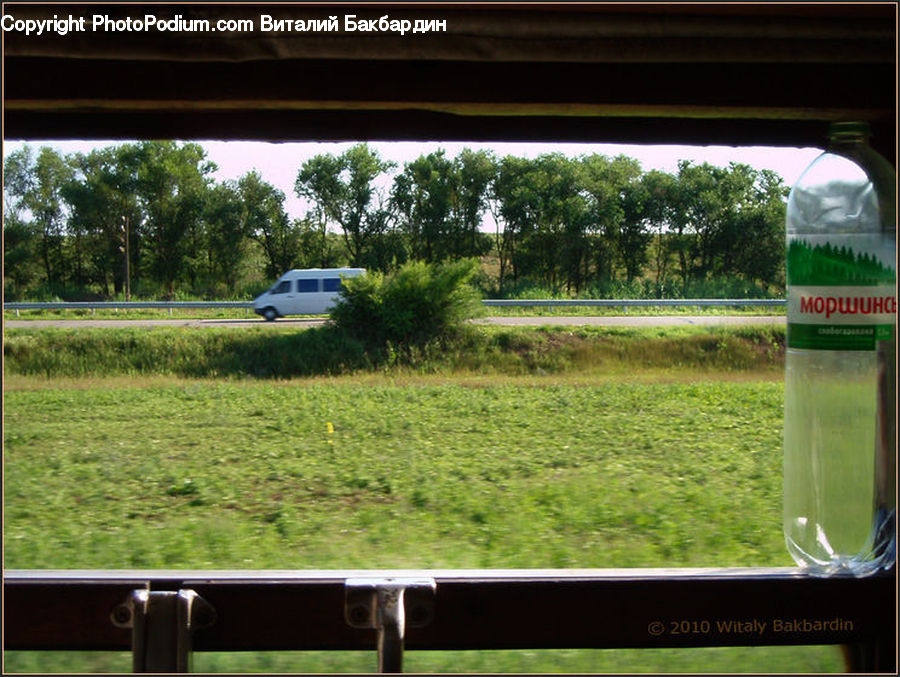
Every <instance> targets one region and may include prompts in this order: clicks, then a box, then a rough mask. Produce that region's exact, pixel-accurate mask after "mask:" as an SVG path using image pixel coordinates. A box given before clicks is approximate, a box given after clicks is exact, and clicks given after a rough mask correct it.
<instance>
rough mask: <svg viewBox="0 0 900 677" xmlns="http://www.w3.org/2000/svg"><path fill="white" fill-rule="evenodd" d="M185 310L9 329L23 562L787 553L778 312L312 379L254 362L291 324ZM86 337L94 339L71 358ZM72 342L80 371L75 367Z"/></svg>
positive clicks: (598, 559) (457, 562)
mask: <svg viewBox="0 0 900 677" xmlns="http://www.w3.org/2000/svg"><path fill="white" fill-rule="evenodd" d="M168 331H169V330H166V331H164V332H161V333H157V330H144V331H143V332H134V333H132V334H129V333H128V332H127V331H126V330H121V331H116V332H113V331H112V330H97V332H92V331H88V330H81V331H80V332H79V333H77V334H76V333H73V332H59V331H57V332H52V331H47V332H43V331H40V332H37V331H24V330H23V331H22V332H19V331H18V330H17V331H16V332H7V336H6V337H5V346H4V352H5V356H6V362H5V369H6V371H5V382H4V415H5V427H4V444H5V450H4V460H5V476H4V489H5V491H4V504H5V510H4V547H5V550H4V565H5V566H6V567H9V568H132V567H133V568H155V567H160V568H237V569H244V568H246V569H265V568H278V569H303V568H329V569H336V568H474V567H479V568H480V567H513V568H533V567H643V566H649V567H652V566H784V565H790V564H791V561H790V558H789V557H788V556H787V554H786V551H785V548H784V543H783V538H782V535H781V430H782V424H781V420H782V401H783V387H782V380H781V369H782V364H781V359H782V356H783V352H781V348H780V344H779V333H778V331H779V330H777V329H775V328H753V329H745V330H742V331H737V330H728V331H725V330H716V331H711V330H696V329H691V330H686V329H681V330H658V329H654V330H641V331H618V332H615V331H612V332H609V331H606V332H599V331H596V330H595V331H579V332H574V331H569V332H566V331H560V330H556V331H552V332H551V331H543V332H542V331H536V330H529V331H515V332H510V331H502V332H501V331H485V333H484V337H486V338H483V340H480V342H478V343H477V345H473V344H469V349H468V350H466V349H465V348H464V347H458V349H457V351H456V352H452V351H451V352H452V354H450V355H449V356H448V355H444V356H441V357H440V359H438V358H435V357H432V358H431V359H429V360H427V361H426V362H425V363H423V364H422V365H419V367H414V366H410V365H407V366H399V365H393V366H391V365H384V364H382V365H379V366H378V367H377V368H375V369H369V370H365V371H364V370H362V369H361V368H356V369H354V370H350V371H349V372H348V373H346V374H343V375H330V376H315V377H297V376H293V377H291V378H281V377H275V376H273V375H270V376H268V377H266V378H259V377H254V376H253V375H252V374H248V373H247V371H246V370H242V369H241V368H239V366H238V365H244V366H246V364H247V363H246V361H245V358H241V357H240V355H243V354H244V353H242V351H246V352H247V354H250V353H251V351H250V349H249V348H248V347H247V345H249V346H252V347H253V348H254V349H256V350H258V349H260V344H259V343H258V342H259V341H263V340H269V341H270V346H273V345H274V346H276V347H275V348H272V351H271V354H270V355H269V357H270V358H272V356H273V355H274V356H276V359H277V355H279V354H280V353H279V352H278V351H279V350H286V351H287V352H290V351H291V350H293V349H296V347H297V345H295V344H290V343H289V335H288V334H285V337H283V338H282V339H275V338H270V339H264V338H263V337H262V336H259V337H256V338H252V337H244V338H240V337H241V336H244V332H232V333H231V334H230V336H231V338H229V335H227V334H225V333H222V335H220V336H218V335H217V334H213V335H212V336H214V338H210V336H211V334H210V333H209V332H210V331H211V330H195V331H194V332H184V331H182V333H181V334H180V340H176V339H178V338H179V337H176V336H174V335H172V334H170V333H166V332H168ZM81 332H85V333H81ZM781 332H782V333H781V335H780V336H781V338H782V339H783V330H781ZM295 334H296V332H295ZM245 340H246V341H249V342H250V343H249V344H247V345H244V344H242V343H240V342H241V341H245ZM294 340H296V339H294ZM470 340H474V339H470ZM90 341H93V343H94V345H93V348H91V349H90V350H87V354H88V355H89V356H91V357H90V358H83V359H82V360H81V361H80V362H78V361H75V362H72V361H71V360H70V358H68V357H66V356H65V355H64V354H65V353H66V351H67V350H69V349H70V351H71V352H72V353H73V354H75V353H79V352H81V353H84V351H85V349H86V346H87V343H88V342H90ZM207 341H208V342H209V344H208V345H207V344H205V343H203V342H207ZM234 341H238V342H239V343H237V344H235V343H233V342H234ZM254 341H255V342H254ZM279 341H282V342H284V341H288V346H289V347H288V348H283V347H282V348H279V347H277V346H279V345H280V344H279ZM197 343H200V344H201V346H200V347H199V348H197ZM97 344H101V345H97ZM23 345H24V346H26V347H25V348H23V347H22V346H23ZM73 345H74V347H72V346H73ZM148 345H152V346H155V347H154V348H153V350H157V349H158V347H159V346H160V345H163V346H169V352H170V353H174V354H175V356H174V357H173V358H172V362H166V364H170V365H173V366H172V368H171V369H169V370H168V373H163V374H160V373H155V372H156V371H159V370H158V369H156V368H151V367H150V366H146V367H145V368H143V369H139V368H135V367H134V364H135V363H134V362H133V361H129V360H127V359H125V358H124V357H122V356H121V355H124V353H125V352H128V351H129V350H130V351H131V352H132V353H141V351H143V350H145V349H147V346H148ZM301 345H302V344H301ZM66 346H68V348H66ZM48 351H49V352H54V351H55V352H56V353H62V354H63V355H62V356H61V357H59V359H58V361H57V362H56V363H54V364H55V365H56V366H55V367H53V368H51V367H50V366H48V365H50V363H49V362H47V360H46V359H45V361H44V362H43V366H42V367H41V368H39V369H37V370H36V371H29V369H28V368H27V365H28V364H30V362H29V361H28V360H30V359H32V358H33V355H32V353H47V352H48ZM117 351H118V353H117ZM123 351H124V352H123ZM216 351H219V352H222V351H225V352H226V353H228V352H229V351H231V352H230V353H229V354H230V355H231V357H229V360H231V361H230V362H228V363H229V364H232V368H231V370H230V371H228V370H226V371H225V372H223V371H222V370H219V371H216V370H214V369H205V370H204V369H200V370H199V371H198V372H195V373H192V374H186V373H183V371H184V370H183V369H180V368H178V367H177V365H178V364H186V362H181V361H179V360H181V359H182V358H183V357H184V355H193V356H194V358H196V359H194V360H192V362H198V363H200V364H203V356H204V355H208V354H212V353H214V352H216ZM660 351H662V352H660ZM178 353H182V357H181V358H179V357H178ZM115 354H120V360H119V362H118V363H116V362H115V360H112V358H111V357H110V356H112V355H115ZM160 354H162V352H160ZM28 355H31V357H28ZM236 355H237V357H236ZM26 357H27V359H26ZM488 362H490V363H491V364H493V365H494V368H493V370H489V369H487V368H486V364H487V363H488ZM73 363H77V364H80V365H81V366H80V368H79V369H80V371H79V369H74V368H72V369H70V371H69V373H67V372H66V369H67V367H66V365H69V366H70V367H71V365H72V364H73ZM149 364H154V363H153V362H151V363H149ZM219 364H222V362H221V360H220V362H219ZM128 365H131V366H128ZM89 366H92V368H88V367H89ZM157 366H158V365H157ZM53 369H57V370H58V372H57V373H54V371H53ZM163 371H165V370H163ZM5 661H6V664H5V668H6V670H7V671H12V672H15V671H64V672H72V671H121V670H125V669H127V668H128V656H127V655H126V654H115V653H114V654H92V653H88V654H80V653H78V654H76V653H65V654H41V653H31V652H10V653H8V654H7V655H6V656H5ZM406 667H407V669H408V670H410V671H418V672H544V673H546V672H822V671H840V670H841V669H842V663H841V659H840V655H839V652H838V651H837V650H836V649H835V648H833V647H776V648H759V649H714V650H709V649H706V650H687V651H671V650H654V651H528V652H523V651H518V652H459V653H453V654H449V653H445V652H413V653H411V654H410V655H409V656H408V658H407V661H406ZM195 668H196V669H197V670H199V671H224V672H240V671H251V672H361V671H369V670H372V669H373V668H374V656H373V655H371V654H368V653H337V654H332V653H327V652H322V653H319V652H312V653H274V654H255V653H251V654H240V655H238V654H210V655H206V654H198V655H197V657H196V662H195Z"/></svg>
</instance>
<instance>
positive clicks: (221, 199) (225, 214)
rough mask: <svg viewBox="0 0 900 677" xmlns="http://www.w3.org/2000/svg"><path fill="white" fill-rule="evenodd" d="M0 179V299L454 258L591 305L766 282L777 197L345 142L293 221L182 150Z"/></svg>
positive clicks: (718, 178)
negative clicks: (587, 298)
mask: <svg viewBox="0 0 900 677" xmlns="http://www.w3.org/2000/svg"><path fill="white" fill-rule="evenodd" d="M3 169H4V178H3V186H4V219H3V232H4V289H5V292H6V295H7V297H8V298H22V297H24V296H28V295H32V296H33V295H35V294H37V295H40V294H42V293H43V294H53V295H66V294H68V296H70V297H71V296H73V295H79V294H80V295H82V296H84V295H86V294H89V293H92V294H95V295H97V296H101V297H107V298H109V297H113V296H117V295H118V296H120V295H121V294H122V293H123V291H124V289H125V287H126V283H130V285H131V288H132V289H136V290H138V291H139V292H141V293H143V294H144V295H149V296H153V295H159V296H164V297H167V298H174V297H175V295H176V294H179V293H181V294H185V295H202V296H208V297H220V298H221V297H234V296H236V295H238V296H239V295H241V294H245V293H246V292H247V291H248V289H251V288H255V289H256V290H259V289H261V288H262V287H264V286H265V284H266V283H267V282H269V281H271V280H273V279H275V278H276V277H277V276H279V275H280V274H281V273H283V272H284V271H286V270H289V269H291V268H303V267H334V266H341V265H349V266H354V267H364V268H369V269H372V270H377V271H382V272H391V271H394V270H396V269H398V268H399V267H400V266H401V265H403V264H404V263H405V262H407V261H424V262H426V263H435V262H446V261H453V260H458V259H463V258H480V259H482V260H483V261H490V262H491V265H490V266H488V267H486V268H485V272H483V275H482V280H481V286H482V288H483V289H484V290H485V291H486V292H487V293H490V294H492V295H498V296H503V295H510V294H514V293H516V291H517V290H521V289H522V288H523V287H526V286H532V287H540V288H542V289H544V290H547V291H549V292H551V293H555V294H562V295H577V294H581V295H584V294H586V293H593V294H594V295H596V294H602V293H603V290H604V289H605V288H608V287H609V285H610V284H613V283H616V282H620V283H624V284H633V283H641V284H642V285H643V289H645V291H646V292H647V295H649V296H656V297H668V296H678V295H684V294H685V293H687V291H688V290H689V289H690V288H691V285H692V284H694V283H697V282H702V281H706V280H712V279H718V278H730V279H739V280H742V281H744V282H746V283H747V284H752V285H757V286H758V287H759V288H761V289H768V288H769V287H773V288H774V289H775V290H776V291H777V290H780V289H783V284H784V258H785V248H784V210H785V198H786V195H787V188H786V187H785V186H784V184H783V181H782V179H781V178H780V177H779V176H778V175H777V174H775V173H774V172H772V171H769V170H755V169H753V168H751V167H749V166H747V165H743V164H737V163H732V164H731V165H729V166H728V167H727V168H721V167H714V166H711V165H708V164H702V165H695V164H693V163H690V162H687V161H683V162H681V163H679V165H678V170H677V172H676V173H674V174H670V173H665V172H660V171H656V170H654V171H647V172H645V171H643V170H642V168H641V165H640V163H639V162H638V161H637V160H635V159H633V158H629V157H625V156H618V157H614V158H610V157H607V156H604V155H598V154H592V155H583V156H579V157H575V158H573V157H567V156H565V155H562V154H559V153H548V154H544V155H540V156H538V157H536V158H533V159H530V158H523V157H516V156H504V157H498V156H497V155H496V154H494V153H492V152H489V151H483V150H481V151H473V150H470V149H464V150H463V151H462V152H460V153H459V154H458V155H457V156H455V157H448V156H447V154H446V153H445V151H443V150H436V151H434V152H430V153H427V154H423V155H421V156H419V157H418V158H416V159H415V160H413V161H411V162H407V163H405V165H404V166H403V167H402V168H401V167H397V166H396V164H395V163H393V162H390V161H388V160H386V159H384V158H382V157H381V156H380V154H379V153H378V152H377V151H376V150H375V149H373V148H371V147H369V146H368V145H367V144H365V143H360V144H357V145H354V146H352V147H351V148H349V149H348V150H347V151H346V152H344V153H342V154H340V155H333V154H320V155H316V156H314V157H312V158H310V159H309V160H307V161H305V162H303V163H302V164H301V165H300V166H299V169H298V172H297V177H296V182H295V184H294V192H295V194H296V195H297V196H298V197H301V198H304V199H305V201H306V203H307V204H308V205H310V208H309V210H308V212H307V213H306V214H305V215H304V216H303V217H302V218H295V219H291V218H289V217H288V215H287V214H286V212H285V207H284V201H285V195H284V193H283V192H281V191H280V190H278V189H277V188H275V187H274V186H272V185H271V184H269V183H267V182H266V181H264V180H263V178H262V176H261V175H260V174H259V172H257V171H255V170H254V171H250V172H247V173H246V174H244V175H243V176H242V177H240V178H239V179H237V180H226V181H220V182H217V181H215V180H214V178H213V176H212V175H213V173H214V172H215V171H216V166H215V165H214V164H213V163H212V162H210V161H209V160H208V159H207V157H206V153H205V151H204V150H203V148H202V147H201V146H200V145H198V144H196V143H179V142H175V141H142V142H138V143H125V144H121V145H117V146H111V147H107V148H103V149H97V150H94V151H92V152H90V153H87V154H83V153H75V154H69V155H62V154H60V153H59V152H57V151H56V150H54V149H52V148H50V147H46V146H45V147H41V148H40V149H38V150H34V149H33V148H32V147H30V146H25V147H23V148H22V149H21V150H18V151H16V152H13V153H11V154H9V155H8V156H7V157H6V159H5V161H4V167H3ZM485 224H490V227H489V228H486V227H485ZM126 259H127V264H126ZM126 278H127V279H126ZM604 285H606V287H604Z"/></svg>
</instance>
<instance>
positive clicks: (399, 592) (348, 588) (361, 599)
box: [344, 578, 437, 672]
mask: <svg viewBox="0 0 900 677" xmlns="http://www.w3.org/2000/svg"><path fill="white" fill-rule="evenodd" d="M436 588H437V584H436V583H435V581H434V579H433V578H380V579H379V578H348V579H347V580H346V581H345V583H344V618H345V619H346V621H347V624H348V625H350V627H353V628H360V629H373V628H374V629H375V630H377V631H378V672H402V671H403V640H404V636H405V634H406V628H408V627H410V628H416V627H422V626H425V625H428V624H429V623H431V621H432V619H433V618H434V595H435V590H436Z"/></svg>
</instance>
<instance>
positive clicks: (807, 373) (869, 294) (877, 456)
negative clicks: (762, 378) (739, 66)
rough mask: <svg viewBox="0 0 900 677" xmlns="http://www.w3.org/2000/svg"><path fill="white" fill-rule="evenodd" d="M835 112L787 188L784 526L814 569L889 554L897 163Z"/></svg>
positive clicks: (840, 567) (844, 567)
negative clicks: (814, 152) (819, 148)
mask: <svg viewBox="0 0 900 677" xmlns="http://www.w3.org/2000/svg"><path fill="white" fill-rule="evenodd" d="M869 136H870V132H869V127H868V125H867V124H865V123H851V122H846V123H835V124H832V125H831V127H830V128H829V133H828V137H829V143H828V146H827V149H826V151H825V152H824V153H823V154H822V155H820V156H819V157H818V158H817V159H816V160H815V161H814V162H813V163H812V164H811V165H810V166H809V168H807V170H806V171H805V172H804V173H803V174H802V176H801V177H800V179H799V180H798V181H797V184H796V185H795V186H794V187H793V189H792V190H791V193H790V197H789V198H788V207H787V246H788V254H787V287H788V289H787V297H788V311H787V312H788V317H787V322H788V334H787V354H786V370H785V403H784V535H785V539H786V542H787V547H788V551H789V552H790V554H791V556H792V557H793V558H794V560H795V561H796V562H797V564H798V565H800V566H801V567H804V568H806V569H807V570H808V571H810V572H811V573H813V574H816V575H832V574H852V575H855V576H865V575H868V574H871V573H874V572H875V571H877V570H879V569H882V568H889V567H890V566H891V565H892V564H893V562H894V561H895V558H896V531H895V513H896V470H895V467H896V465H895V459H896V451H897V448H896V392H897V390H896V384H897V381H896V326H897V291H896V290H897V281H896V267H897V264H896V261H897V249H896V173H895V172H894V169H893V167H892V166H891V165H890V164H889V163H888V162H887V160H885V159H884V158H883V157H881V156H880V155H878V154H877V153H876V152H875V151H874V150H872V148H871V147H870V146H869V144H868V138H869Z"/></svg>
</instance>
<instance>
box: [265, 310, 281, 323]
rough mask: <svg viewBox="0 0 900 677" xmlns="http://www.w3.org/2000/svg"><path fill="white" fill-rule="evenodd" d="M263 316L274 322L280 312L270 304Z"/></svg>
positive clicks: (267, 320)
mask: <svg viewBox="0 0 900 677" xmlns="http://www.w3.org/2000/svg"><path fill="white" fill-rule="evenodd" d="M263 317H264V318H266V322H274V321H275V318H276V317H278V313H276V312H275V309H274V308H272V307H271V306H270V307H269V308H266V309H265V310H264V311H263Z"/></svg>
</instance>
